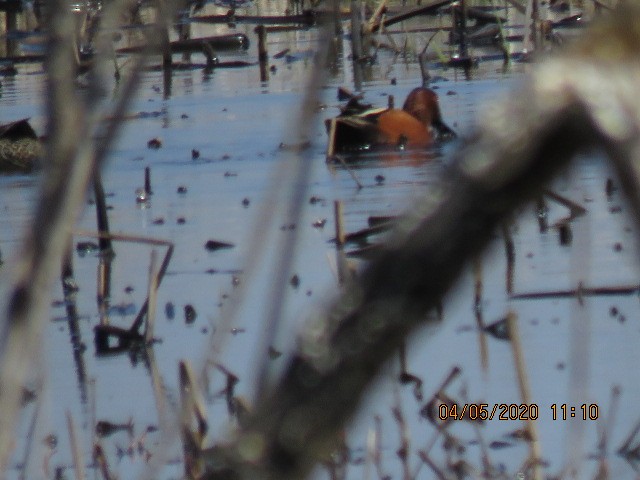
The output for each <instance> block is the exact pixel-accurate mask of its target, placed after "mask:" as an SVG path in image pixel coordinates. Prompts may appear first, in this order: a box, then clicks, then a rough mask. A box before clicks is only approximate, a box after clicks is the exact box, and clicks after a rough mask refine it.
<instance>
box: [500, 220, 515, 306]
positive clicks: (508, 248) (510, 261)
mask: <svg viewBox="0 0 640 480" xmlns="http://www.w3.org/2000/svg"><path fill="white" fill-rule="evenodd" d="M502 236H503V237H504V250H505V254H506V255H507V271H506V272H505V276H506V279H505V284H506V287H505V288H506V291H507V295H511V294H512V293H513V274H514V270H515V264H516V247H515V244H514V243H513V237H512V236H511V232H510V231H509V225H507V223H503V224H502Z"/></svg>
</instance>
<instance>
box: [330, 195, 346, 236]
mask: <svg viewBox="0 0 640 480" xmlns="http://www.w3.org/2000/svg"><path fill="white" fill-rule="evenodd" d="M333 213H334V216H335V222H336V245H337V246H338V247H341V248H342V247H343V246H344V241H345V237H344V227H343V223H342V201H341V200H336V201H334V202H333Z"/></svg>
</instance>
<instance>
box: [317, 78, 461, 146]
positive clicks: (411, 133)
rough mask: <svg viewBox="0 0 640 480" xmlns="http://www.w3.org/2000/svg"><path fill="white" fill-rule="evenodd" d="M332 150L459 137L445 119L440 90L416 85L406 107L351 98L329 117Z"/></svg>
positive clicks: (417, 143) (418, 142)
mask: <svg viewBox="0 0 640 480" xmlns="http://www.w3.org/2000/svg"><path fill="white" fill-rule="evenodd" d="M327 127H328V130H329V135H330V139H329V142H330V146H329V152H330V153H331V152H345V151H346V152H353V151H362V150H372V149H375V148H380V147H382V148H384V147H386V148H389V147H392V148H393V147H399V148H410V149H417V148H424V147H428V146H429V145H431V144H432V143H433V142H434V141H436V140H438V139H448V138H452V137H455V133H454V132H453V130H451V129H450V128H449V127H448V126H447V125H446V124H445V123H444V122H443V121H442V116H441V114H440V106H439V104H438V96H437V95H436V93H435V92H434V91H433V90H431V89H429V88H425V87H419V88H415V89H413V90H412V91H411V92H410V93H409V95H408V96H407V99H406V100H405V102H404V105H403V106H402V109H401V110H400V109H375V110H371V109H367V107H366V106H362V105H360V104H359V103H358V102H357V101H354V102H350V103H349V105H348V106H347V108H346V109H345V110H344V111H343V114H341V115H340V116H338V117H336V118H334V119H331V120H328V121H327Z"/></svg>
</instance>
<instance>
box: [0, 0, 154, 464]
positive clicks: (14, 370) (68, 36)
mask: <svg viewBox="0 0 640 480" xmlns="http://www.w3.org/2000/svg"><path fill="white" fill-rule="evenodd" d="M133 3H135V2H134V1H133V0H117V1H114V2H110V3H109V5H108V6H105V8H104V11H103V14H102V22H103V25H104V26H105V30H107V29H108V28H110V27H111V28H112V27H113V26H115V25H116V24H117V21H118V19H119V18H120V15H121V14H122V12H123V11H124V9H126V8H127V7H128V6H130V5H131V4H133ZM48 12H49V16H50V18H49V19H48V21H47V27H48V34H49V52H48V57H47V62H46V65H45V69H46V71H47V78H48V84H47V96H46V114H47V134H46V137H47V145H46V154H45V158H44V162H43V163H44V172H43V174H42V187H41V190H40V197H39V199H38V201H37V204H36V211H35V214H34V218H33V221H32V223H31V225H30V228H29V229H28V230H27V231H26V232H25V235H24V240H23V242H22V249H21V251H20V252H19V257H18V258H17V259H16V260H15V261H14V265H13V268H12V270H11V271H9V272H7V271H4V272H3V282H2V285H3V292H2V296H3V298H1V299H0V309H1V311H2V313H1V316H0V476H1V475H2V472H3V471H4V469H6V467H7V461H8V458H9V455H10V453H11V447H12V443H13V436H14V431H15V426H16V422H17V418H18V408H19V399H20V394H21V391H22V387H23V385H24V382H25V378H26V376H27V373H28V371H29V367H30V364H31V360H32V359H33V358H34V357H35V356H37V355H39V346H40V337H41V333H42V329H43V326H44V324H45V319H46V318H47V308H48V305H49V292H50V291H51V285H52V282H53V279H54V278H55V277H56V275H57V273H58V271H59V269H60V265H61V259H62V258H63V253H64V250H65V247H66V245H67V242H68V241H69V238H70V234H71V233H70V232H71V230H72V228H73V225H74V224H75V221H76V218H77V216H78V215H79V213H80V211H81V207H82V205H83V203H84V199H85V195H86V192H87V187H88V185H89V183H90V181H91V179H92V178H93V175H94V172H96V171H97V169H99V168H100V165H101V164H102V163H103V161H104V158H105V156H106V154H107V152H108V150H109V147H110V145H111V144H112V142H113V140H114V138H115V136H116V134H117V132H118V127H119V125H120V121H119V120H120V119H121V118H122V117H123V115H124V112H125V108H126V106H127V105H128V102H129V100H130V99H131V97H132V95H133V93H134V92H135V86H136V84H137V78H138V72H139V68H138V67H139V66H140V64H141V62H142V60H140V64H139V65H136V66H134V67H133V68H132V73H131V75H129V76H128V77H127V79H126V80H124V81H123V84H122V85H120V88H119V96H118V98H117V99H116V100H115V101H114V102H113V103H110V102H105V101H104V98H103V97H104V93H103V92H104V86H103V85H102V81H103V78H102V77H101V76H100V75H99V70H100V68H99V67H100V66H101V64H99V62H100V61H104V60H105V59H106V58H109V52H110V51H111V47H110V45H109V46H108V47H104V43H102V44H101V43H100V42H101V40H98V44H99V45H102V47H103V48H101V50H103V54H102V55H100V56H99V58H98V59H97V60H96V64H95V65H94V72H93V73H92V76H91V77H90V85H89V87H88V88H87V90H86V91H84V92H78V91H77V86H76V73H77V67H78V65H77V63H76V55H75V52H74V45H76V43H75V38H74V35H75V21H74V18H73V15H72V12H71V8H70V6H69V3H68V2H66V1H64V0H56V1H52V2H50V4H49V8H48ZM102 41H103V42H104V41H105V40H104V38H103V39H102ZM105 118H109V119H110V120H104V119H105Z"/></svg>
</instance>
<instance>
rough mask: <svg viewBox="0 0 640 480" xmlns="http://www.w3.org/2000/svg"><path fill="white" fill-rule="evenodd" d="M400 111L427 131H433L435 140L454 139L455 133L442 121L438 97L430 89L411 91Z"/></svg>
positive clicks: (422, 88) (421, 88) (420, 88)
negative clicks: (416, 120) (412, 118)
mask: <svg viewBox="0 0 640 480" xmlns="http://www.w3.org/2000/svg"><path fill="white" fill-rule="evenodd" d="M402 109H403V110H404V111H405V112H407V113H409V114H410V115H412V116H413V117H415V118H417V119H418V120H419V121H420V122H421V123H422V124H423V125H424V126H426V127H427V128H428V129H430V130H433V135H434V137H435V138H436V139H437V140H448V139H451V138H455V137H456V133H455V132H454V131H453V130H452V129H451V128H450V127H449V126H448V125H447V124H446V123H444V121H443V120H442V115H441V114H440V104H439V103H438V95H437V94H436V92H434V91H433V90H431V89H430V88H426V87H418V88H414V89H413V90H411V92H409V95H407V99H406V100H405V101H404V105H403V106H402Z"/></svg>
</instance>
